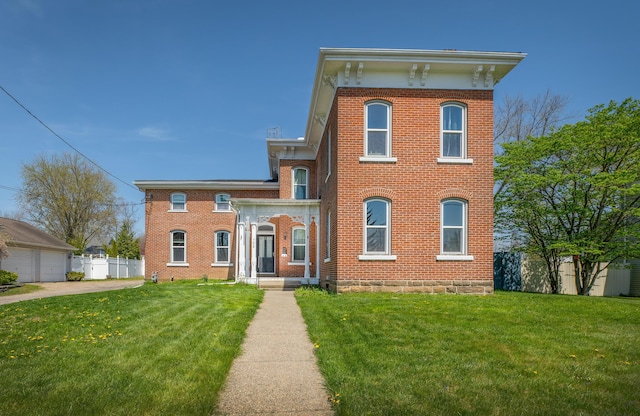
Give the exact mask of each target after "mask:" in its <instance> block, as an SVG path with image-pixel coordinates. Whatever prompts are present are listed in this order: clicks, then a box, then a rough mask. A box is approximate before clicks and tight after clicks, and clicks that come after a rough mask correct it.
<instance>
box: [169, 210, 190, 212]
mask: <svg viewBox="0 0 640 416" xmlns="http://www.w3.org/2000/svg"><path fill="white" fill-rule="evenodd" d="M167 212H189V211H187V210H186V209H170V210H168V211H167Z"/></svg>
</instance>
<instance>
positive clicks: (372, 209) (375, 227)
mask: <svg viewBox="0 0 640 416" xmlns="http://www.w3.org/2000/svg"><path fill="white" fill-rule="evenodd" d="M390 225H391V203H390V202H389V201H387V200H384V199H368V200H366V201H365V202H364V254H390V247H391V244H390V240H391V233H390V232H389V231H390Z"/></svg>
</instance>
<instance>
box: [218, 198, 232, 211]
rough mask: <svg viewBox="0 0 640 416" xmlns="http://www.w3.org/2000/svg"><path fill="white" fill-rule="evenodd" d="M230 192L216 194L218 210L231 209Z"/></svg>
mask: <svg viewBox="0 0 640 416" xmlns="http://www.w3.org/2000/svg"><path fill="white" fill-rule="evenodd" d="M230 209H231V206H230V204H229V194H216V211H229V210H230Z"/></svg>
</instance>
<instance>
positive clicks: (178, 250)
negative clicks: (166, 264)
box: [171, 231, 187, 263]
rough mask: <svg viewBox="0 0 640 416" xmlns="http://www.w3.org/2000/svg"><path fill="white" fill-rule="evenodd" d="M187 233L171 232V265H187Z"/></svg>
mask: <svg viewBox="0 0 640 416" xmlns="http://www.w3.org/2000/svg"><path fill="white" fill-rule="evenodd" d="M186 261H187V233H185V232H184V231H171V263H186Z"/></svg>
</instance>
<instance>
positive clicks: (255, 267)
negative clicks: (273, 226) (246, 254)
mask: <svg viewBox="0 0 640 416" xmlns="http://www.w3.org/2000/svg"><path fill="white" fill-rule="evenodd" d="M257 232H258V224H257V223H255V222H252V223H251V254H250V256H251V278H252V279H256V278H257V277H258V265H257V258H258V255H257V254H256V253H257V251H256V234H257Z"/></svg>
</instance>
